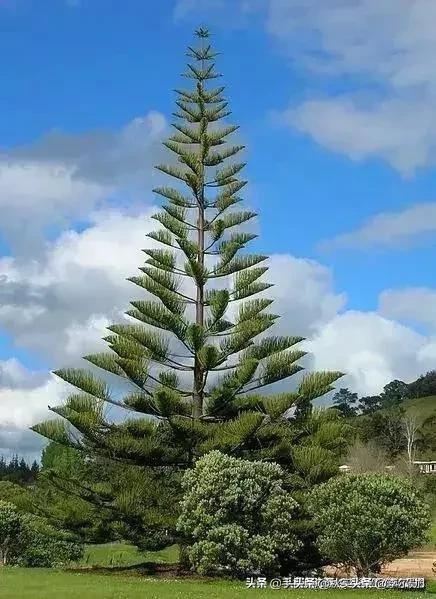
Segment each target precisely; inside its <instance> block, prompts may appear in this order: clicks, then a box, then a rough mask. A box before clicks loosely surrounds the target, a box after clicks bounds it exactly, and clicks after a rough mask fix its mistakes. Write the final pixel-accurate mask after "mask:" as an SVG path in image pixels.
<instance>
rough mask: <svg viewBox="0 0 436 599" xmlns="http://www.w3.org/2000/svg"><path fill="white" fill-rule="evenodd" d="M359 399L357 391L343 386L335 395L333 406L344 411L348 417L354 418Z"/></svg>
mask: <svg viewBox="0 0 436 599" xmlns="http://www.w3.org/2000/svg"><path fill="white" fill-rule="evenodd" d="M358 399H359V398H358V395H357V393H352V392H351V391H350V390H349V389H345V388H341V389H339V391H337V392H336V393H335V394H334V395H333V406H334V407H335V408H336V409H337V410H339V411H340V412H342V414H343V415H344V416H345V417H346V418H352V417H353V416H356V415H357V402H358Z"/></svg>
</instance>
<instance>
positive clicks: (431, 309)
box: [379, 287, 436, 331]
mask: <svg viewBox="0 0 436 599" xmlns="http://www.w3.org/2000/svg"><path fill="white" fill-rule="evenodd" d="M379 311H380V313H381V314H383V315H385V316H388V317H389V318H395V319H398V320H405V321H410V322H413V323H419V324H423V325H425V326H428V327H429V328H430V330H435V331H436V290H435V289H428V288H426V287H410V288H407V289H388V290H386V291H384V292H383V293H382V294H381V295H380V298H379Z"/></svg>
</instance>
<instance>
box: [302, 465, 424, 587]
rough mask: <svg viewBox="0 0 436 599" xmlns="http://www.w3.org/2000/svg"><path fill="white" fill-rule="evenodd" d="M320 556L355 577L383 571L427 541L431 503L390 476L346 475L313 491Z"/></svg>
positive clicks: (399, 480) (311, 500) (311, 502)
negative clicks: (344, 568)
mask: <svg viewBox="0 0 436 599" xmlns="http://www.w3.org/2000/svg"><path fill="white" fill-rule="evenodd" d="M310 509H311V511H312V513H313V515H314V519H315V523H316V524H317V526H318V527H319V536H318V540H317V544H318V547H319V549H320V551H321V553H322V554H323V555H324V556H325V557H327V558H328V559H330V560H331V561H332V562H334V563H338V564H343V565H345V566H347V567H352V568H354V569H355V571H356V574H357V575H359V576H361V575H368V574H369V573H371V572H374V573H376V572H379V571H380V569H381V567H382V565H383V564H385V563H387V562H390V561H392V560H393V559H396V558H399V557H401V556H404V555H406V553H407V552H408V551H409V550H410V549H412V548H413V547H416V546H418V545H420V544H421V543H422V542H424V541H425V538H426V532H427V530H428V527H429V523H430V514H429V508H428V506H427V504H426V503H425V502H424V500H423V499H422V497H421V495H420V493H419V492H418V491H417V490H416V488H415V487H414V486H413V484H412V483H411V482H410V481H408V480H406V479H403V478H399V477H395V476H390V475H386V474H376V473H370V474H360V475H359V474H357V475H341V476H340V477H336V478H334V479H331V480H330V481H328V482H327V483H325V484H323V485H320V486H319V487H318V488H316V489H314V490H313V491H312V494H311V499H310Z"/></svg>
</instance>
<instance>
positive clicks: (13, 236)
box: [0, 111, 167, 256]
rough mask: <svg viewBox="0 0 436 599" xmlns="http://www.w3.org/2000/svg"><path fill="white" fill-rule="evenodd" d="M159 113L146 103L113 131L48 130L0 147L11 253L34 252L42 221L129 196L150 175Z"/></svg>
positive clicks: (0, 192)
mask: <svg viewBox="0 0 436 599" xmlns="http://www.w3.org/2000/svg"><path fill="white" fill-rule="evenodd" d="M166 126H167V124H166V121H165V118H164V117H163V115H162V114H160V113H158V112H155V111H150V112H149V113H148V114H147V115H146V116H145V117H140V118H135V119H133V120H132V121H131V122H130V123H128V124H127V125H126V126H124V127H123V128H121V129H120V130H119V131H116V132H110V131H91V132H88V133H84V134H79V135H69V134H65V133H62V132H59V131H53V132H51V133H49V134H47V135H45V136H43V137H42V138H41V139H39V140H38V141H37V142H35V143H33V144H30V145H28V146H20V147H16V148H12V149H10V150H8V151H3V152H0V210H1V214H2V218H1V222H0V231H1V233H2V234H3V236H4V237H5V238H6V239H7V241H8V242H9V243H10V244H11V246H12V247H13V250H14V252H15V253H19V254H21V255H26V256H28V255H29V254H30V253H33V254H34V253H35V252H39V251H40V250H41V247H43V243H44V242H43V238H44V234H45V233H46V229H47V227H50V228H51V229H53V228H57V229H62V228H65V227H67V226H68V225H69V223H71V222H74V221H75V220H81V219H86V218H87V217H88V215H89V213H90V212H91V211H92V210H94V209H96V208H99V207H100V208H101V207H102V206H104V205H106V204H107V203H108V202H110V201H111V200H112V199H113V198H114V197H115V198H117V200H118V201H122V200H123V199H125V198H126V197H128V198H129V200H130V203H134V201H135V200H137V199H138V198H141V201H142V203H143V199H142V193H143V192H140V191H139V188H140V186H146V187H148V188H149V187H150V186H151V185H150V183H151V182H152V180H153V178H154V177H155V176H156V175H155V171H154V169H153V165H154V164H155V161H159V156H160V153H161V151H162V150H161V143H160V141H161V139H162V136H163V134H164V132H165V130H166Z"/></svg>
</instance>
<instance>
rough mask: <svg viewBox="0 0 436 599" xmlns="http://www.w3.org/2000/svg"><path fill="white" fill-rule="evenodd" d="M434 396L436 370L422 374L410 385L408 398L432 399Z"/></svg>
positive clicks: (435, 391)
mask: <svg viewBox="0 0 436 599" xmlns="http://www.w3.org/2000/svg"><path fill="white" fill-rule="evenodd" d="M432 395H436V370H430V372H427V373H426V374H422V375H421V376H420V377H419V378H417V379H416V381H413V383H410V384H409V385H408V389H407V396H408V397H412V398H416V397H430V396H432Z"/></svg>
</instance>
